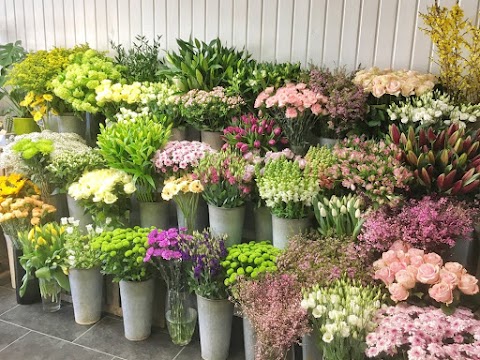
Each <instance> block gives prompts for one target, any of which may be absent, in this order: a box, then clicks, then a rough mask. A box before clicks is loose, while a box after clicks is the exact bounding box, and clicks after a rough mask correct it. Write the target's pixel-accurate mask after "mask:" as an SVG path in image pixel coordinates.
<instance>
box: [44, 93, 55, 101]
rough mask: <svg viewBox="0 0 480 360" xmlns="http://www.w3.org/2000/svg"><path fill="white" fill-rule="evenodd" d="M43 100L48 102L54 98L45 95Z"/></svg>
mask: <svg viewBox="0 0 480 360" xmlns="http://www.w3.org/2000/svg"><path fill="white" fill-rule="evenodd" d="M43 98H44V99H45V100H47V101H52V100H53V96H52V95H50V94H43Z"/></svg>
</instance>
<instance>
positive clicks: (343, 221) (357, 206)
mask: <svg viewBox="0 0 480 360" xmlns="http://www.w3.org/2000/svg"><path fill="white" fill-rule="evenodd" d="M313 210H314V212H315V218H316V219H317V222H318V225H319V227H318V232H319V233H320V234H322V235H323V236H352V237H353V238H356V237H357V236H358V234H359V233H360V230H361V229H362V224H363V222H364V219H363V218H362V210H363V204H362V199H361V198H360V197H358V196H355V195H352V194H348V195H346V196H341V197H337V196H336V195H333V196H332V197H330V198H328V197H326V196H321V195H317V197H315V198H314V199H313Z"/></svg>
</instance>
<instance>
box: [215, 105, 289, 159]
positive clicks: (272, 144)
mask: <svg viewBox="0 0 480 360" xmlns="http://www.w3.org/2000/svg"><path fill="white" fill-rule="evenodd" d="M223 139H224V141H225V144H224V146H223V147H224V148H226V147H227V146H232V147H234V148H237V149H239V150H240V151H241V152H242V154H244V155H245V154H248V153H252V154H256V155H260V156H262V155H265V153H266V152H268V151H277V150H278V146H279V145H280V146H282V145H285V144H287V143H288V140H287V138H286V137H284V136H283V132H282V129H281V128H280V127H279V126H278V125H276V124H275V120H272V119H263V120H260V119H258V118H257V117H255V116H254V115H253V114H248V115H242V116H240V117H239V118H233V120H232V125H231V126H228V127H226V128H225V129H223Z"/></svg>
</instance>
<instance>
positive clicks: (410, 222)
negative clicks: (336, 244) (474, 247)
mask: <svg viewBox="0 0 480 360" xmlns="http://www.w3.org/2000/svg"><path fill="white" fill-rule="evenodd" d="M477 216H478V209H476V208H474V207H472V206H470V205H469V204H468V203H466V202H463V201H460V200H455V199H454V198H448V197H435V196H424V197H423V198H421V199H419V200H416V199H409V200H407V201H406V202H405V203H404V204H403V206H397V207H389V206H384V207H381V208H379V209H378V210H376V211H373V212H370V213H369V214H367V215H366V216H365V222H364V224H363V229H362V232H361V234H360V235H359V236H358V240H359V247H360V248H361V249H363V251H365V252H366V253H369V252H371V251H374V252H384V251H387V250H388V249H389V248H390V246H392V245H393V243H394V242H395V241H397V240H402V241H404V242H405V243H408V244H410V245H412V246H415V247H417V248H421V249H424V250H426V251H437V252H440V253H444V252H445V251H446V250H447V249H449V248H452V247H454V246H455V244H456V242H457V241H458V240H460V239H466V240H471V239H472V235H473V230H474V220H475V219H476V218H477ZM363 251H362V252H363Z"/></svg>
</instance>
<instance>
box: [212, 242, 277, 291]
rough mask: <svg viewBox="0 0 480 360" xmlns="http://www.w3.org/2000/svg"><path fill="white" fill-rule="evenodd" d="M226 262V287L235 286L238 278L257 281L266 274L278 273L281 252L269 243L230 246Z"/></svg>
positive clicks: (223, 263) (223, 264) (224, 266)
mask: <svg viewBox="0 0 480 360" xmlns="http://www.w3.org/2000/svg"><path fill="white" fill-rule="evenodd" d="M227 250H228V255H227V257H226V258H225V261H223V262H222V263H221V265H222V267H223V268H224V269H225V271H226V274H227V278H226V279H225V285H226V286H233V285H234V284H235V283H236V281H237V277H240V276H241V277H244V278H247V279H250V278H251V279H256V278H258V277H259V276H260V275H261V274H263V273H266V272H275V271H277V266H276V263H277V256H278V255H280V254H281V250H279V249H277V248H276V247H274V246H272V244H270V243H268V242H267V241H261V242H255V241H250V242H249V243H244V244H237V245H233V246H230V247H229V248H228V249H227Z"/></svg>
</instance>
